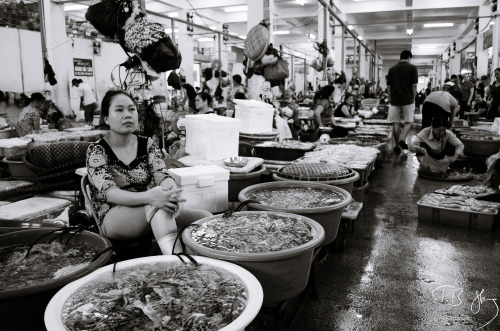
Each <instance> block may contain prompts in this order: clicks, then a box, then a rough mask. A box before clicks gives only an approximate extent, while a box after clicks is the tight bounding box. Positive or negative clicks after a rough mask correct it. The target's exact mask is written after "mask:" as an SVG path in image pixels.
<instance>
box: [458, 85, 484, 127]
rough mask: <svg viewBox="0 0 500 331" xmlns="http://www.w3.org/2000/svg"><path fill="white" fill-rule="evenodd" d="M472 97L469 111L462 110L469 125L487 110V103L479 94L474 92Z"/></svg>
mask: <svg viewBox="0 0 500 331" xmlns="http://www.w3.org/2000/svg"><path fill="white" fill-rule="evenodd" d="M474 97H475V99H474V107H473V108H471V111H470V112H464V115H465V118H467V121H468V122H469V125H474V123H475V122H476V121H477V119H478V118H479V117H481V116H486V113H487V112H488V105H487V104H486V101H484V100H483V98H482V97H481V95H480V94H479V93H478V92H476V93H475V94H474Z"/></svg>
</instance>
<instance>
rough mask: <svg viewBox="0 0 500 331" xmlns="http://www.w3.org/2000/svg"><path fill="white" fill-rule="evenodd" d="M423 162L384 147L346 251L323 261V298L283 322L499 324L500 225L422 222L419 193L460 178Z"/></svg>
mask: <svg viewBox="0 0 500 331" xmlns="http://www.w3.org/2000/svg"><path fill="white" fill-rule="evenodd" d="M407 141H408V140H407ZM417 170H418V162H417V160H416V158H415V155H414V154H413V153H408V154H405V153H404V152H403V153H402V154H400V155H398V156H395V155H392V154H389V155H386V157H385V162H384V166H383V167H381V168H378V169H376V170H375V171H374V172H373V173H372V174H371V176H370V178H369V182H370V186H369V189H368V191H367V193H366V195H365V201H364V208H363V210H362V211H361V213H360V215H359V217H358V219H357V220H356V223H355V230H354V233H353V234H351V233H348V234H347V236H346V237H347V242H346V250H345V252H343V253H340V252H336V253H333V254H330V255H329V256H328V257H327V258H326V259H325V260H324V262H323V263H321V264H320V265H319V269H318V277H317V280H318V287H319V298H318V299H313V298H311V296H310V295H309V296H306V299H305V301H304V302H303V303H302V304H301V305H300V307H299V309H298V312H297V314H295V315H294V316H292V317H293V319H292V321H291V323H290V325H289V326H290V329H288V328H286V329H284V330H318V331H320V330H321V331H331V330H432V331H434V330H446V331H463V330H489V331H493V330H495V331H497V330H500V314H498V311H500V309H498V308H497V306H500V303H497V301H500V276H499V274H500V226H497V229H496V230H495V231H493V232H488V231H478V230H469V229H466V228H459V227H452V226H445V225H438V224H431V223H421V222H420V223H419V222H418V218H417V216H418V212H417V205H416V202H417V201H418V200H419V199H420V198H421V196H422V195H424V194H426V193H430V192H433V191H434V190H436V189H438V188H444V187H449V186H451V185H453V184H456V183H455V182H438V181H432V180H428V179H422V178H420V177H418V174H417ZM469 183H477V182H469ZM481 291H482V294H481ZM494 300H497V301H494ZM497 314H498V316H497ZM252 330H256V331H257V330H260V329H259V328H254V329H252ZM262 330H265V328H263V329H262Z"/></svg>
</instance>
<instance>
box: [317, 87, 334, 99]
mask: <svg viewBox="0 0 500 331" xmlns="http://www.w3.org/2000/svg"><path fill="white" fill-rule="evenodd" d="M334 91H335V87H333V86H332V85H326V86H323V87H322V88H321V90H319V91H318V92H316V94H315V95H314V102H316V101H318V100H321V99H328V98H329V97H330V95H332V94H333V92H334Z"/></svg>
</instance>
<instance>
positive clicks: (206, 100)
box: [195, 92, 215, 115]
mask: <svg viewBox="0 0 500 331" xmlns="http://www.w3.org/2000/svg"><path fill="white" fill-rule="evenodd" d="M195 106H196V110H197V111H198V113H197V114H198V115H202V114H215V111H214V110H213V109H212V96H211V95H210V94H208V93H206V92H201V93H198V95H197V96H196V99H195Z"/></svg>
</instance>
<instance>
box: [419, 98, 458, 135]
mask: <svg viewBox="0 0 500 331" xmlns="http://www.w3.org/2000/svg"><path fill="white" fill-rule="evenodd" d="M458 109H459V105H458V101H457V99H455V97H453V96H452V95H451V94H450V92H448V91H435V92H431V94H429V95H428V96H427V97H426V98H425V101H424V105H423V106H422V129H425V128H427V127H429V126H431V122H432V119H433V118H434V117H445V118H446V119H447V120H448V123H447V126H446V127H447V128H451V126H452V124H453V120H454V119H455V116H456V114H457V112H458Z"/></svg>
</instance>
